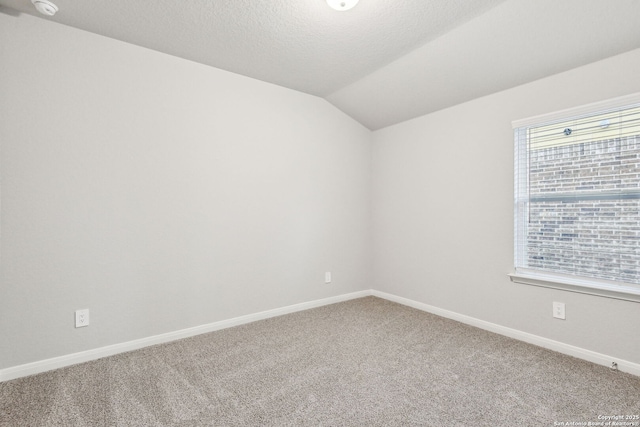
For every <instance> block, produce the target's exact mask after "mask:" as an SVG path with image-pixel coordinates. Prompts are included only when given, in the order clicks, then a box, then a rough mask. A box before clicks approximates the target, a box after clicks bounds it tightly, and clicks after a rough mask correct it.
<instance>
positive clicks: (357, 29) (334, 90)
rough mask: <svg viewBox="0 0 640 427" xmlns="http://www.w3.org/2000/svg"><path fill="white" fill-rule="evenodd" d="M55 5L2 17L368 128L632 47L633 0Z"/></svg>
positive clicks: (119, 0)
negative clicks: (241, 79)
mask: <svg viewBox="0 0 640 427" xmlns="http://www.w3.org/2000/svg"><path fill="white" fill-rule="evenodd" d="M53 1H54V3H55V4H56V5H57V6H58V7H59V9H60V10H59V12H58V13H57V14H56V15H55V16H53V17H50V18H49V17H44V16H43V15H40V14H39V13H38V12H37V11H36V10H35V9H34V7H33V5H32V4H31V1H30V0H0V6H3V8H2V9H0V11H2V10H4V11H5V12H6V11H8V10H12V11H18V12H22V13H28V14H32V15H35V16H39V17H42V18H43V19H49V20H52V21H55V22H58V23H61V24H64V25H69V26H72V27H76V28H79V29H83V30H86V31H90V32H93V33H96V34H100V35H104V36H107V37H111V38H114V39H118V40H122V41H125V42H128V43H132V44H136V45H140V46H143V47H146V48H150V49H154V50H157V51H160V52H164V53H168V54H171V55H175V56H178V57H182V58H185V59H189V60H192V61H196V62H200V63H202V64H206V65H210V66H212V67H216V68H221V69H224V70H228V71H231V72H234V73H238V74H242V75H245V76H248V77H252V78H255V79H259V80H262V81H265V82H270V83H274V84H277V85H280V86H284V87H288V88H291V89H295V90H299V91H302V92H306V93H309V94H312V95H316V96H320V97H323V98H326V99H327V100H328V101H329V102H331V103H332V104H334V105H335V106H336V107H337V108H339V109H341V110H342V111H344V112H345V113H347V114H349V115H350V116H351V117H353V118H354V119H356V120H358V121H359V122H361V123H362V124H363V125H365V126H366V127H368V128H369V129H372V130H375V129H380V128H382V127H385V126H389V125H393V124H395V123H399V122H402V121H404V120H407V119H411V118H413V117H417V116H420V115H423V114H426V113H429V112H433V111H436V110H439V109H442V108H446V107H449V106H452V105H455V104H458V103H461V102H465V101H468V100H471V99H473V98H477V97H480V96H483V95H487V94H490V93H493V92H497V91H500V90H504V89H508V88H510V87H513V86H516V85H519V84H523V83H527V82H529V81H532V80H536V79H539V78H543V77H546V76H549V75H551V74H555V73H558V72H562V71H565V70H568V69H571V68H575V67H577V66H580V65H584V64H587V63H589V62H594V61H597V60H599V59H604V58H606V57H609V56H613V55H616V54H619V53H622V52H625V51H628V50H631V49H635V48H640V25H638V17H640V1H638V0H616V1H615V2H612V1H605V0H535V1H531V0H402V1H390V0H360V2H359V3H358V4H357V5H356V6H355V7H354V8H353V9H351V10H349V11H344V12H338V11H334V10H333V9H331V8H329V7H328V6H327V3H326V1H325V0H260V1H256V0H181V1H174V0H109V1H104V0H82V1H77V0H53ZM7 8H8V9H7ZM639 72H640V70H639ZM603 84H606V82H603Z"/></svg>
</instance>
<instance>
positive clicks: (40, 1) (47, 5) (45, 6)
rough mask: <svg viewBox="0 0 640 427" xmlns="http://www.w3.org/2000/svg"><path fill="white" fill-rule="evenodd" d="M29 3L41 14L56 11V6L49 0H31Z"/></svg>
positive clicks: (53, 13) (52, 13)
mask: <svg viewBox="0 0 640 427" xmlns="http://www.w3.org/2000/svg"><path fill="white" fill-rule="evenodd" d="M31 3H33V5H34V6H35V7H36V9H38V12H40V13H41V14H43V15H47V16H53V15H55V14H56V12H57V11H58V6H56V5H55V4H53V3H51V2H50V1H49V0H31Z"/></svg>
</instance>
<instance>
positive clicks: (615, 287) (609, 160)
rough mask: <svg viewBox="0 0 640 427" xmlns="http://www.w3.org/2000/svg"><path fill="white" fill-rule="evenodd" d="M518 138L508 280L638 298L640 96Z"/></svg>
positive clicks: (542, 121)
mask: <svg viewBox="0 0 640 427" xmlns="http://www.w3.org/2000/svg"><path fill="white" fill-rule="evenodd" d="M514 134H515V268H516V271H515V273H514V274H512V275H511V278H512V280H513V281H515V282H520V283H527V284H533V285H539V286H549V287H555V288H561V289H566V290H572V291H577V292H584V293H591V294H596V295H603V296H608V297H613V298H621V299H628V300H633V301H640V94H636V95H631V96H627V97H623V98H618V99H615V100H611V101H608V102H605V103H598V104H592V105H589V106H585V107H581V108H579V109H574V110H571V111H563V112H560V113H554V114H550V115H547V116H542V117H536V118H532V119H526V120H520V121H516V122H514Z"/></svg>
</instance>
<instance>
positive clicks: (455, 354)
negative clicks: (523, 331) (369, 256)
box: [0, 297, 640, 427]
mask: <svg viewBox="0 0 640 427" xmlns="http://www.w3.org/2000/svg"><path fill="white" fill-rule="evenodd" d="M638 414H640V377H636V376H633V375H628V374H624V373H621V372H613V371H611V370H609V369H608V368H606V367H602V366H598V365H594V364H592V363H589V362H584V361H582V360H578V359H575V358H572V357H569V356H564V355H561V354H558V353H555V352H552V351H549V350H545V349H542V348H539V347H536V346H532V345H529V344H526V343H523V342H519V341H516V340H513V339H510V338H505V337H503V336H500V335H496V334H493V333H490V332H486V331H483V330H480V329H477V328H473V327H471V326H467V325H464V324H461V323H458V322H455V321H452V320H448V319H444V318H441V317H438V316H434V315H431V314H428V313H424V312H421V311H418V310H415V309H412V308H408V307H405V306H402V305H399V304H395V303H392V302H389V301H386V300H383V299H379V298H375V297H367V298H362V299H357V300H352V301H347V302H343V303H339V304H334V305H329V306H325V307H320V308H316V309H312V310H307V311H304V312H298V313H294V314H289V315H286V316H281V317H277V318H272V319H268V320H263V321H259V322H255V323H251V324H247V325H243V326H238V327H235V328H230V329H226V330H222V331H218V332H213V333H210V334H205V335H200V336H197V337H193V338H188V339H184V340H180V341H175V342H172V343H169V344H163V345H158V346H154V347H149V348H146V349H143V350H138V351H134V352H130V353H126V354H121V355H117V356H113V357H108V358H104V359H101V360H97V361H93V362H88V363H84V364H81V365H76V366H72V367H68V368H64V369H59V370H56V371H52V372H47V373H44V374H40V375H34V376H31V377H27V378H22V379H18V380H13V381H8V382H5V383H1V384H0V425H1V426H12V427H17V426H36V427H40V426H296V425H309V426H410V425H420V426H422V425H424V426H453V425H456V426H492V427H495V426H554V425H560V424H559V423H561V422H564V423H571V422H574V423H585V424H584V425H587V424H586V423H588V422H589V421H591V422H598V421H602V420H599V419H598V416H607V415H638ZM620 421H624V420H620ZM556 423H558V424H556ZM565 425H570V424H565ZM636 425H640V424H636Z"/></svg>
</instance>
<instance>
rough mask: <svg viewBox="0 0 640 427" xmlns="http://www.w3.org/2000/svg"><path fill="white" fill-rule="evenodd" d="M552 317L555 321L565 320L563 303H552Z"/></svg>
mask: <svg viewBox="0 0 640 427" xmlns="http://www.w3.org/2000/svg"><path fill="white" fill-rule="evenodd" d="M553 317H555V318H556V319H562V320H565V313H564V303H563V302H555V301H554V303H553Z"/></svg>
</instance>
